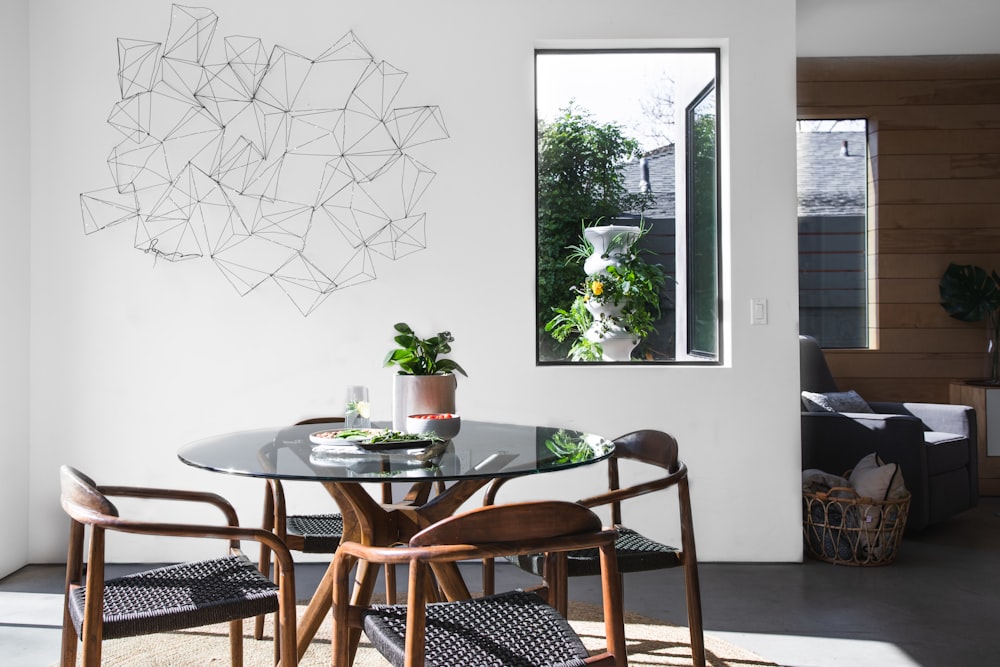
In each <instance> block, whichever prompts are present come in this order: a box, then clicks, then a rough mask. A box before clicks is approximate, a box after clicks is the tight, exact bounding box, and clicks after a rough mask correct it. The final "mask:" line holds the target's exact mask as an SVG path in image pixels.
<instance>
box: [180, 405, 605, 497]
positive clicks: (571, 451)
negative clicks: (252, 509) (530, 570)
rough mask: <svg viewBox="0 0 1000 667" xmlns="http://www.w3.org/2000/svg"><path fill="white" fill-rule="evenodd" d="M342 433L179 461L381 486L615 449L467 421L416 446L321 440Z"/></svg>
mask: <svg viewBox="0 0 1000 667" xmlns="http://www.w3.org/2000/svg"><path fill="white" fill-rule="evenodd" d="M374 426H376V427H380V428H386V427H387V426H388V425H387V424H378V423H376V424H375V425H374ZM341 428H343V424H341V423H330V424H308V425H296V426H282V427H278V428H265V429H255V430H250V431H237V432H233V433H225V434H222V435H216V436H213V437H210V438H205V439H203V440H198V441H197V442H192V443H190V444H188V445H185V446H183V447H182V448H181V449H180V450H179V451H178V453H177V456H178V458H180V460H181V461H183V462H184V463H186V464H188V465H191V466H194V467H197V468H204V469H206V470H212V471H215V472H222V473H227V474H232V475H244V476H247V477H265V478H274V479H298V480H313V481H331V482H385V481H394V480H410V481H412V480H420V479H424V480H430V479H433V480H459V479H474V478H492V477H516V476H521V475H529V474H534V473H542V472H550V471H555V470H562V469H568V468H573V467H575V466H579V465H587V464H590V463H594V462H597V461H600V460H602V459H605V458H607V457H608V456H610V455H611V453H612V452H613V451H614V444H613V443H612V442H611V441H609V440H607V439H605V438H603V437H601V436H599V435H595V434H592V433H583V432H580V431H574V430H569V429H561V428H552V427H544V426H519V425H515V424H499V423H492V422H479V421H466V420H462V424H461V429H460V431H459V433H458V435H456V436H455V437H454V438H452V439H450V440H446V441H440V442H423V443H415V444H416V446H415V447H413V448H407V447H408V446H407V445H406V444H404V443H394V444H390V445H388V446H386V448H384V449H383V448H379V447H377V446H375V445H371V446H368V447H361V446H357V445H354V444H351V443H349V442H346V441H345V443H344V444H337V443H333V442H331V441H330V440H329V439H325V438H322V437H320V436H319V435H318V434H321V433H324V432H328V431H331V430H335V429H341Z"/></svg>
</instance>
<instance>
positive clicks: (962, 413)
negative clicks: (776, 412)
mask: <svg viewBox="0 0 1000 667" xmlns="http://www.w3.org/2000/svg"><path fill="white" fill-rule="evenodd" d="M799 358H800V369H799V371H800V383H801V389H802V390H803V391H811V392H816V393H829V392H836V391H840V390H839V389H838V388H837V384H836V382H835V381H834V379H833V376H832V375H831V373H830V369H829V367H828V366H827V364H826V358H825V357H824V356H823V350H822V349H821V348H820V346H819V343H818V342H817V341H816V339H815V338H812V337H810V336H799ZM800 403H801V401H800ZM869 405H870V406H871V408H872V410H874V412H875V414H870V413H856V412H855V413H847V412H843V413H841V412H808V411H806V408H805V406H804V404H803V407H802V469H803V470H806V469H810V468H818V469H820V470H823V471H826V472H830V473H835V474H838V475H842V474H844V472H845V471H847V470H849V469H850V468H852V467H853V466H854V464H855V463H857V462H858V461H859V460H860V459H861V458H862V457H863V456H865V455H867V454H870V453H871V452H877V453H878V455H879V456H880V457H881V458H882V459H883V460H884V461H885V462H887V463H898V464H899V467H900V470H902V473H903V481H904V482H905V483H906V487H907V489H909V491H910V493H911V494H912V499H911V501H910V514H909V518H908V519H907V522H906V530H907V532H916V531H919V530H923V529H924V528H926V527H927V526H929V525H930V524H933V523H937V522H939V521H942V520H944V519H947V518H948V517H950V516H952V515H954V514H956V513H958V512H961V511H963V510H966V509H969V508H971V507H975V506H976V504H977V503H978V502H979V472H978V459H977V452H976V413H975V411H974V410H973V409H972V408H971V407H969V406H962V405H950V404H936V403H888V402H869Z"/></svg>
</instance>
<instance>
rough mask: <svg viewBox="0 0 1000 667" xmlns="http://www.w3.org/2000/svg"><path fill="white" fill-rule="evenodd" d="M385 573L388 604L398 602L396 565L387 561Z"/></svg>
mask: <svg viewBox="0 0 1000 667" xmlns="http://www.w3.org/2000/svg"><path fill="white" fill-rule="evenodd" d="M384 573H385V601H386V604H396V566H395V565H390V564H388V563H386V565H385V568H384Z"/></svg>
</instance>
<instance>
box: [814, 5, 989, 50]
mask: <svg viewBox="0 0 1000 667" xmlns="http://www.w3.org/2000/svg"><path fill="white" fill-rule="evenodd" d="M797 5H798V54H799V55H800V56H802V57H821V56H828V57H829V56H834V57H835V56H919V55H948V54H970V53H997V51H998V50H1000V32H998V31H997V26H1000V2H996V1H995V0H948V1H947V2H941V0H798V3H797Z"/></svg>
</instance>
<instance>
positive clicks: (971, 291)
mask: <svg viewBox="0 0 1000 667" xmlns="http://www.w3.org/2000/svg"><path fill="white" fill-rule="evenodd" d="M939 290H940V293H941V307H942V308H944V309H945V311H947V313H948V314H949V315H950V316H952V317H954V318H955V319H957V320H962V321H963V322H980V321H982V320H987V322H988V331H989V338H988V340H987V345H986V351H987V354H988V355H989V359H990V377H989V380H988V381H987V383H988V384H1000V276H998V275H997V272H996V271H992V272H991V273H987V272H986V269H983V268H981V267H978V266H973V265H971V264H949V265H948V268H947V269H946V270H945V272H944V275H943V276H941V283H940V285H939Z"/></svg>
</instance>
